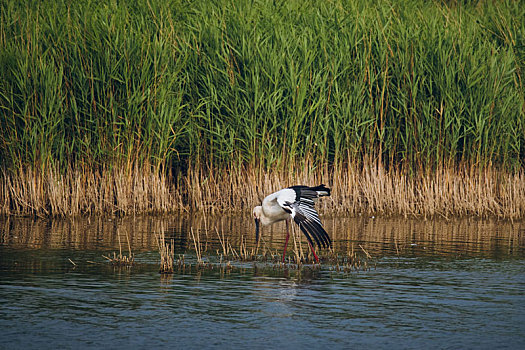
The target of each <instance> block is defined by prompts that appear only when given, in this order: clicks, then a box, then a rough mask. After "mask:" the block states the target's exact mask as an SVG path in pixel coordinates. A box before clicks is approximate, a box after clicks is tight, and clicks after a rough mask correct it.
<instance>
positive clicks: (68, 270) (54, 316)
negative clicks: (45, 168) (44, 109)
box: [0, 217, 525, 349]
mask: <svg viewBox="0 0 525 350" xmlns="http://www.w3.org/2000/svg"><path fill="white" fill-rule="evenodd" d="M323 221H324V223H325V226H326V228H327V231H328V232H329V234H330V235H331V237H332V238H333V240H334V250H335V253H337V254H338V255H340V256H345V255H348V254H349V253H350V252H351V253H353V254H356V256H358V257H359V259H360V261H363V262H364V261H366V262H367V269H363V268H362V266H361V268H360V269H357V270H356V269H350V270H345V271H342V270H339V269H338V268H337V267H336V266H335V265H334V264H333V263H330V262H329V261H326V260H325V262H324V263H323V264H322V265H321V267H317V266H313V265H310V264H306V265H304V266H303V267H301V268H299V269H298V268H297V266H295V265H292V264H290V265H285V266H283V265H279V264H277V263H274V262H272V261H268V262H263V261H258V262H241V261H237V260H234V259H232V260H231V263H230V265H231V266H227V265H226V262H225V261H222V262H221V258H220V254H221V252H222V250H223V245H222V244H221V242H220V240H219V239H218V237H219V236H221V237H224V239H225V241H226V242H227V244H228V245H229V246H231V248H232V249H235V250H236V251H237V252H240V251H241V250H242V249H243V248H242V247H243V246H245V247H247V248H245V249H251V247H252V246H253V244H254V237H253V235H254V233H253V231H254V227H253V223H252V222H251V220H250V219H249V217H248V218H245V217H215V218H208V219H204V218H176V217H140V218H125V219H108V218H91V219H76V220H34V219H19V218H16V219H13V218H10V219H5V218H4V219H0V304H1V307H0V329H1V339H2V341H1V342H0V348H5V349H17V348H130V347H131V348H138V347H140V348H145V347H150V348H160V347H166V346H168V347H172V348H185V349H186V348H202V347H204V348H247V347H250V348H256V349H259V348H260V349H266V348H364V347H365V346H366V347H371V348H374V349H376V348H383V349H384V348H416V349H419V348H423V347H427V348H454V349H457V348H476V349H479V348H486V349H489V348H490V349H492V348H498V349H499V348H510V349H519V348H524V347H525V326H524V322H525V316H524V315H525V293H524V290H525V224H524V223H522V222H521V223H520V222H514V223H510V222H497V221H485V220H473V219H462V220H451V221H441V220H411V219H404V218H403V219H401V218H400V219H379V218H351V219H350V218H324V219H323ZM284 230H285V227H284V225H275V227H273V228H272V229H271V230H265V231H264V232H263V238H264V241H263V245H264V247H265V249H267V251H268V252H271V253H270V254H274V253H275V254H277V253H278V252H281V249H282V246H283V240H284ZM162 232H164V233H165V234H166V236H167V237H168V238H169V239H171V238H173V239H174V242H175V247H176V256H177V257H179V258H182V255H184V262H185V265H184V268H176V271H175V273H173V274H170V275H161V274H159V272H158V269H159V253H158V248H157V241H156V234H159V233H162ZM192 232H193V234H194V236H195V237H196V240H197V241H198V242H200V247H201V250H202V255H203V259H204V260H205V262H206V263H207V267H205V268H200V269H198V268H197V267H196V256H195V243H194V241H193V238H192V237H193V236H192V235H191V233H192ZM128 241H129V242H130V244H129V248H128V243H127V242H128ZM119 242H120V246H121V247H122V249H123V253H126V254H128V253H127V251H128V249H131V251H132V252H133V254H134V256H135V262H136V264H135V266H133V267H131V268H128V267H115V266H112V265H111V264H110V263H109V262H108V261H107V260H106V259H105V258H104V257H103V255H106V256H108V255H111V256H112V254H113V252H115V251H117V252H118V250H119ZM292 245H293V243H291V246H292ZM302 245H303V246H306V244H305V242H304V241H303V242H302ZM303 248H304V247H303ZM292 250H293V248H292ZM365 251H366V253H368V254H369V255H370V257H367V256H366V254H365ZM291 254H293V252H291ZM326 254H327V253H326V252H321V255H322V256H323V255H326Z"/></svg>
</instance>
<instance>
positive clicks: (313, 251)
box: [308, 242, 319, 264]
mask: <svg viewBox="0 0 525 350" xmlns="http://www.w3.org/2000/svg"><path fill="white" fill-rule="evenodd" d="M308 245H309V246H310V249H311V250H312V253H313V254H314V258H315V262H316V263H318V264H319V258H318V257H317V254H315V250H314V247H312V244H310V242H308Z"/></svg>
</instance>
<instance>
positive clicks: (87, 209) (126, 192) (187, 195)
mask: <svg viewBox="0 0 525 350" xmlns="http://www.w3.org/2000/svg"><path fill="white" fill-rule="evenodd" d="M320 183H325V184H327V185H328V186H330V187H331V188H332V196H331V197H329V198H325V199H323V200H322V201H319V204H318V208H319V210H320V211H321V212H332V213H335V214H350V215H359V214H368V215H403V216H405V217H409V216H423V217H433V216H440V217H445V218H449V217H453V216H479V217H497V218H506V219H519V218H524V217H525V174H524V172H523V171H520V172H518V173H507V172H504V171H500V170H495V169H484V170H473V169H467V170H465V169H461V170H456V169H441V170H438V171H435V172H433V173H430V174H425V175H421V176H416V177H413V176H412V177H410V176H408V175H406V174H405V173H403V172H401V171H390V172H389V171H386V170H385V169H384V168H382V167H381V166H368V167H363V168H361V169H358V168H357V167H352V166H349V167H346V168H336V169H333V168H328V167H326V168H313V167H309V166H307V165H303V166H296V167H291V168H290V169H289V170H288V171H286V172H267V171H263V170H260V169H255V170H253V169H226V170H224V171H206V170H204V169H196V170H195V169H194V170H191V171H189V172H188V174H187V175H186V176H185V177H181V178H178V179H176V180H174V179H170V178H169V177H167V176H165V175H162V174H161V175H159V174H158V172H156V171H154V170H144V169H134V170H133V171H129V170H125V169H112V170H108V171H102V172H94V171H90V170H69V171H66V172H65V175H64V174H62V173H61V172H59V171H57V170H53V169H50V170H47V171H45V172H39V171H33V170H30V169H29V170H20V171H19V172H18V173H15V174H12V173H9V174H8V173H1V175H0V214H4V215H38V216H75V215H80V214H104V213H113V214H114V213H120V214H137V213H165V212H174V211H202V212H225V211H226V212H227V211H243V210H250V209H251V208H252V207H253V206H254V205H256V204H257V203H259V202H260V201H261V199H262V198H263V197H264V196H265V195H266V194H268V193H271V192H272V191H275V190H278V189H280V188H283V187H287V186H291V185H295V184H306V185H317V184H320Z"/></svg>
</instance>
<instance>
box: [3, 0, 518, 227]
mask: <svg viewBox="0 0 525 350" xmlns="http://www.w3.org/2000/svg"><path fill="white" fill-rule="evenodd" d="M524 35H525V9H524V8H523V6H521V4H520V2H519V1H503V2H492V1H479V2H470V3H469V4H466V5H461V4H457V3H455V2H441V1H434V2H423V1H401V0H391V1H389V2H379V3H377V4H371V3H370V2H369V1H365V0H356V1H338V0H334V1H329V2H317V1H284V0H282V1H235V2H230V1H225V0H218V1H215V2H213V3H210V2H207V1H193V2H187V1H171V2H166V1H156V0H150V1H121V2H118V3H117V2H109V3H107V2H100V1H86V2H78V3H76V2H75V3H73V4H69V3H68V2H65V1H56V2H55V1H34V2H32V1H28V2H19V1H4V2H2V4H0V75H1V76H2V79H1V80H0V134H1V135H2V136H1V138H0V159H1V163H2V165H1V167H2V173H1V175H0V176H1V180H2V189H0V195H1V197H0V204H1V205H2V212H3V213H28V214H35V213H38V214H41V215H46V214H47V215H49V214H57V215H68V214H75V213H82V212H114V211H119V212H125V213H129V212H143V211H154V212H162V211H166V210H179V209H183V210H192V209H202V210H223V209H227V208H232V207H233V208H234V209H244V208H247V207H251V206H252V205H253V201H254V200H255V201H256V200H257V199H258V198H259V196H261V194H262V193H264V192H265V191H267V190H270V189H273V188H276V187H278V186H279V185H284V186H286V185H291V184H296V183H305V184H316V183H317V182H319V181H323V182H325V183H327V184H329V185H331V186H333V187H334V198H333V200H332V201H331V202H329V204H325V205H328V206H331V207H330V208H329V209H334V210H336V211H349V212H352V213H356V212H378V213H390V214H396V213H397V214H424V215H427V214H429V215H432V214H434V213H437V214H441V215H454V214H476V215H496V216H504V217H523V216H524V213H525V211H524V209H523V207H524V204H523V202H524V201H525V200H524V196H525V195H524V192H523V187H524V185H523V165H524V160H525V112H524V109H525V107H524V106H525V101H524V90H523V82H524V78H525V73H524V69H525V46H524V45H525V37H524ZM235 186H237V187H235ZM372 189H374V190H373V191H372ZM263 190H264V191H263ZM354 191H355V192H354ZM387 191H393V192H392V193H391V194H395V195H394V197H395V196H397V197H396V198H397V199H393V198H391V197H392V196H391V195H387V193H389V192H387ZM403 191H404V192H403ZM372 192H374V194H373V193H372ZM238 193H243V194H245V197H246V198H243V199H242V200H238V199H237V194H238ZM454 198H456V199H454ZM451 201H452V202H451ZM485 203H488V204H485ZM326 209H328V208H326Z"/></svg>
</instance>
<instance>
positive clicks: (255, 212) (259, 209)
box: [252, 205, 263, 244]
mask: <svg viewBox="0 0 525 350" xmlns="http://www.w3.org/2000/svg"><path fill="white" fill-rule="evenodd" d="M252 215H253V219H254V220H255V244H259V225H260V224H261V217H262V215H263V212H262V207H261V206H260V205H258V206H256V207H255V208H253V212H252Z"/></svg>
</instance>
